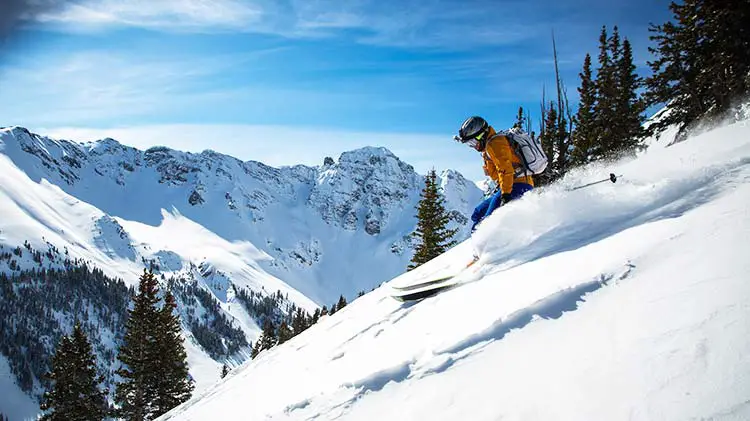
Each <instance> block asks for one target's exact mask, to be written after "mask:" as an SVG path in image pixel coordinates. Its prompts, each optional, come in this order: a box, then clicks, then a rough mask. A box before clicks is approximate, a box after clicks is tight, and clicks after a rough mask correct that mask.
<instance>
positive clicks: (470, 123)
mask: <svg viewBox="0 0 750 421" xmlns="http://www.w3.org/2000/svg"><path fill="white" fill-rule="evenodd" d="M489 127H490V126H489V124H487V120H485V119H483V118H482V117H477V116H473V117H469V118H467V119H466V121H464V123H463V124H462V125H461V129H460V130H459V131H458V136H456V137H455V139H456V140H457V141H459V142H461V143H467V144H470V146H474V144H476V143H483V142H484V141H486V140H487V139H485V137H486V136H487V133H488V132H489Z"/></svg>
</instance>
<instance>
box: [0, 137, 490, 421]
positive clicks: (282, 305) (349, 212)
mask: <svg viewBox="0 0 750 421" xmlns="http://www.w3.org/2000/svg"><path fill="white" fill-rule="evenodd" d="M441 179H442V182H443V186H444V188H445V193H446V197H447V202H448V203H447V208H448V209H450V210H451V211H452V213H453V217H454V220H455V221H456V222H454V224H457V225H461V228H462V231H461V233H460V235H461V236H462V238H465V237H466V236H467V235H468V232H467V229H468V227H467V226H466V224H465V222H466V220H467V215H468V214H469V212H470V211H471V209H472V207H473V206H474V204H475V203H476V202H477V201H479V199H480V197H481V192H480V191H479V190H478V189H477V188H476V187H474V185H473V183H471V182H470V181H468V180H466V179H464V178H463V177H462V176H461V175H460V174H458V173H456V172H453V171H445V172H444V173H443V174H442V176H441ZM423 180H424V179H423V177H422V176H421V175H419V174H417V173H416V172H415V171H414V169H413V168H412V167H411V166H410V165H408V164H406V163H404V162H403V161H401V160H400V159H399V158H398V157H396V156H395V155H393V154H392V153H391V152H390V151H388V150H387V149H384V148H374V147H369V148H363V149H359V150H355V151H350V152H345V153H343V154H342V155H341V156H340V157H339V159H338V161H334V160H333V159H326V162H324V163H323V165H321V166H320V167H306V166H294V167H282V168H273V167H270V166H267V165H264V164H262V163H260V162H255V161H248V162H242V161H240V160H238V159H235V158H233V157H230V156H226V155H222V154H219V153H216V152H213V151H205V152H203V153H200V154H193V153H185V152H180V151H175V150H172V149H168V148H164V147H154V148H151V149H148V150H146V151H141V150H138V149H135V148H131V147H128V146H125V145H122V144H120V143H118V142H117V141H115V140H113V139H104V140H101V141H97V142H92V143H85V144H81V143H76V142H72V141H66V140H57V139H51V138H48V137H44V136H40V135H37V134H33V133H31V132H29V131H28V130H26V129H24V128H21V127H11V128H5V129H0V273H4V274H6V275H10V276H13V275H16V276H18V275H19V274H21V273H22V272H21V271H28V270H38V269H42V268H44V269H65V268H71V267H79V266H80V265H85V266H86V267H88V268H89V269H91V268H96V269H100V270H102V271H103V275H102V276H108V277H109V278H110V279H111V282H110V281H107V282H110V283H111V285H112V286H111V290H107V291H108V292H104V293H103V294H105V295H115V296H118V297H119V296H120V295H121V294H125V293H126V292H125V288H127V286H133V285H135V283H136V282H137V279H138V276H139V274H140V273H142V271H143V269H144V267H147V266H150V267H153V268H155V270H156V271H157V273H158V274H159V275H160V277H161V279H162V280H163V282H164V283H170V284H171V285H173V288H175V289H176V292H177V294H176V295H177V297H178V300H179V301H180V310H181V312H182V314H181V315H182V320H183V324H184V325H185V329H186V330H185V334H186V337H187V339H188V340H187V341H186V344H187V346H188V354H189V360H190V365H191V374H192V375H193V376H194V377H195V378H196V380H197V383H198V384H197V385H198V389H197V390H202V389H203V388H205V387H207V386H208V385H209V384H211V383H212V382H214V381H215V380H216V379H218V375H219V372H220V367H221V363H222V362H223V361H228V362H229V363H230V364H238V363H240V362H242V361H243V360H244V359H246V358H247V351H248V350H247V349H246V348H245V346H246V345H247V344H246V343H245V340H246V341H247V342H250V341H254V340H255V339H256V338H257V336H258V334H259V331H260V329H259V327H258V314H253V311H254V308H251V307H253V306H249V305H248V301H247V298H246V297H247V296H250V297H251V299H254V300H256V301H258V302H260V301H262V300H266V299H267V300H272V301H274V302H275V303H276V304H274V305H276V306H278V307H279V311H289V310H290V309H293V308H294V307H301V308H302V309H304V310H307V311H309V312H310V313H312V311H313V310H314V309H315V308H317V307H319V306H322V305H329V306H330V305H331V304H333V303H335V302H336V300H337V299H338V298H339V295H340V294H343V295H344V296H345V297H346V298H347V299H349V300H351V299H353V298H354V297H356V295H357V293H358V292H359V291H370V290H371V289H372V288H374V287H376V286H378V285H379V284H381V283H382V282H384V281H386V280H388V279H390V278H392V277H393V276H396V275H397V274H399V273H402V272H403V271H404V270H405V268H406V266H407V264H408V262H409V259H410V258H411V248H410V247H411V243H410V241H409V238H408V234H409V233H410V232H411V231H412V230H413V228H414V226H415V224H416V219H415V218H414V214H415V213H416V210H415V206H416V204H417V201H418V199H419V193H420V191H421V189H422V187H423V182H424V181H423ZM91 276H93V275H89V277H91ZM96 276H99V275H96ZM116 280H122V281H124V282H123V283H122V285H120V284H117V283H116V282H115V281H116ZM10 284H11V285H14V286H13V291H14V293H15V294H16V295H18V294H22V293H26V294H32V295H34V294H36V295H39V294H40V291H43V290H45V288H46V289H49V288H48V287H47V286H40V287H39V288H42V289H39V290H34V289H33V288H32V287H31V286H30V287H28V288H26V287H22V286H20V285H17V284H13V283H12V282H10ZM33 287H37V286H33ZM34 291H36V292H34ZM62 293H63V292H62V291H61V292H60V294H62ZM238 295H240V296H242V297H245V299H244V300H240V299H239V298H238ZM71 297H72V296H71ZM75 297H76V298H75V299H73V298H71V302H72V303H74V304H72V305H74V306H78V308H80V307H84V308H85V307H86V306H90V305H94V303H96V302H97V301H96V300H98V299H99V296H98V295H85V294H84V295H80V296H79V295H75ZM0 298H2V297H0ZM5 298H6V299H7V297H5ZM51 300H53V301H54V302H58V301H59V300H60V298H59V296H55V298H52V299H51ZM70 305H71V304H70V303H67V304H66V303H60V304H59V307H55V308H52V307H48V308H47V309H43V308H40V309H39V310H38V311H39V312H41V313H40V314H46V313H47V312H48V311H50V310H52V311H54V312H56V314H57V316H55V317H56V318H55V317H52V316H50V317H48V318H46V319H45V318H42V319H39V320H38V321H36V322H31V321H29V322H27V323H26V324H25V325H24V326H25V327H24V329H26V331H24V332H25V333H24V334H28V337H30V338H31V337H34V336H40V337H41V338H38V339H33V340H32V339H29V341H30V342H29V343H30V345H29V346H31V347H35V348H37V347H38V348H39V349H41V350H42V351H40V354H45V353H49V352H51V351H52V349H53V347H54V345H55V340H54V339H55V338H56V337H57V335H59V334H60V332H62V331H64V330H65V329H68V328H69V326H70V324H71V323H72V318H71V314H72V311H71V310H69V309H68V307H69V306H70ZM40 306H42V307H43V306H45V305H43V304H40ZM266 307H267V306H266ZM264 308H265V307H264ZM35 311H36V310H35ZM103 311H105V313H106V314H107V319H106V320H105V319H103V318H101V317H100V316H98V315H92V317H91V321H90V325H89V327H90V330H91V331H96V330H97V329H101V328H102V326H103V325H106V326H107V329H108V330H107V332H109V333H108V334H107V335H103V336H102V338H97V339H96V340H95V342H96V343H95V344H94V345H95V348H96V347H99V349H100V352H98V357H99V358H100V360H101V361H100V365H101V367H102V368H103V369H105V370H111V369H112V367H111V363H112V355H111V351H112V350H113V349H115V346H116V342H117V340H118V338H117V336H116V331H117V330H118V328H117V326H119V325H118V323H119V322H120V321H121V318H122V317H123V314H124V313H121V311H120V309H115V308H106V309H104V310H103ZM35 320H36V319H35ZM53 322H55V323H57V324H58V325H59V326H55V327H54V328H53V327H48V328H46V329H48V330H49V332H47V331H44V332H39V331H36V327H35V326H34V323H36V324H37V325H39V324H41V325H44V326H47V325H50V324H51V323H53ZM50 326H51V325H50ZM208 326H210V329H209V328H208ZM3 329H4V327H3ZM15 329H19V328H18V327H16V328H15ZM11 330H12V329H11ZM3 332H4V331H3V330H2V329H0V334H2V333H3ZM6 333H7V334H12V333H13V332H11V331H8V332H6ZM238 333H239V336H238ZM48 334H49V335H51V337H50V336H49V335H48ZM207 335H208V336H207ZM211 335H213V336H211ZM217 344H219V345H217ZM0 345H2V344H0ZM5 345H8V346H16V345H13V344H5ZM45 349H46V351H44V350H45ZM9 352H10V351H9ZM2 353H3V355H5V356H6V357H7V356H8V355H9V354H8V353H5V352H2ZM19 358H20V357H18V356H17V355H16V358H13V359H10V360H9V361H7V362H8V364H10V367H9V372H11V373H13V374H15V375H16V377H18V376H20V375H21V374H20V373H27V372H28V370H29V367H27V365H28V364H27V363H26V362H24V361H26V360H24V359H23V358H21V360H20V362H19ZM24 358H25V357H24ZM2 364H3V361H0V371H1V370H3V366H2ZM30 366H31V368H30V370H31V372H32V373H33V374H34V375H35V376H36V375H38V374H40V373H39V372H38V371H39V367H41V364H40V363H39V361H36V359H35V361H32V362H31V363H30ZM3 372H4V371H3ZM23 375H24V376H25V374H23ZM17 381H18V380H17V379H14V378H13V377H12V376H11V377H5V378H4V380H0V383H3V384H4V385H6V386H7V385H11V384H12V383H14V382H17ZM22 383H24V384H26V385H27V386H28V385H29V384H31V386H30V387H32V388H33V389H34V390H35V391H36V392H39V391H40V390H41V389H40V385H39V384H38V382H36V380H35V379H34V376H31V378H26V377H24V381H23V382H22ZM0 387H2V385H0ZM8 387H10V389H12V390H13V393H15V394H20V395H23V393H21V392H20V390H18V388H17V387H15V386H8ZM5 389H7V387H3V390H5ZM2 401H3V399H2V398H0V403H2ZM15 402H16V403H15V404H14V405H13V408H15V409H7V408H6V405H4V404H3V405H0V412H2V413H4V414H6V415H8V414H19V415H18V416H20V414H33V413H34V411H35V409H34V405H35V404H34V403H33V402H31V401H29V400H28V399H27V401H26V402H21V401H19V400H16V401H15ZM30 408H31V409H30ZM14 417H15V416H14Z"/></svg>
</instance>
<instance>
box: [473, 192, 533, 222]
mask: <svg viewBox="0 0 750 421" xmlns="http://www.w3.org/2000/svg"><path fill="white" fill-rule="evenodd" d="M532 189H533V187H532V186H531V185H530V184H526V183H513V189H512V190H511V191H510V199H511V200H516V199H518V198H519V197H521V196H523V195H524V193H526V192H528V191H531V190H532ZM502 195H503V192H502V191H500V190H498V191H497V192H495V194H493V195H492V196H490V197H488V198H486V199H484V200H483V201H482V202H481V203H480V204H479V205H477V207H476V208H474V212H473V213H472V214H471V220H472V221H473V222H474V225H472V226H471V229H472V231H473V230H474V229H475V228H476V226H477V224H479V223H480V222H482V220H483V219H484V218H486V217H488V216H490V214H491V213H492V212H494V211H495V209H497V208H499V207H500V203H501V199H502Z"/></svg>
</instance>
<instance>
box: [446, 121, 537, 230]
mask: <svg viewBox="0 0 750 421" xmlns="http://www.w3.org/2000/svg"><path fill="white" fill-rule="evenodd" d="M454 139H455V140H457V141H459V142H461V143H463V144H465V145H469V146H470V147H472V148H474V149H475V150H476V151H477V152H480V153H481V154H482V158H483V159H484V173H485V175H487V176H489V177H490V178H491V179H493V180H494V181H495V182H496V183H497V187H496V189H495V191H494V192H493V193H492V194H491V195H490V196H489V197H488V198H486V199H484V200H483V201H482V202H481V203H480V204H479V205H478V206H477V207H476V208H475V209H474V212H473V214H472V215H471V220H472V221H473V222H474V224H473V225H472V226H471V231H472V232H473V231H474V230H475V229H476V227H477V225H478V224H479V223H480V222H481V221H482V220H483V219H484V218H486V217H488V216H489V215H490V214H491V213H492V212H493V211H494V210H495V209H497V208H498V207H500V206H502V205H504V204H506V203H508V202H510V201H511V200H515V199H518V198H519V197H521V196H523V194H524V193H526V192H528V191H530V190H532V189H533V188H534V180H533V178H532V177H531V175H530V174H529V173H528V172H527V171H526V168H525V166H524V164H523V161H522V159H521V158H520V157H519V156H518V154H517V153H516V152H515V150H514V148H512V147H511V144H510V141H509V140H508V138H507V137H506V136H505V135H504V134H498V133H497V132H496V131H495V129H494V128H493V127H492V126H490V125H489V124H488V123H487V121H486V120H485V119H483V118H482V117H477V116H474V117H469V118H468V119H466V121H464V123H463V124H462V125H461V129H460V130H459V131H458V136H455V137H454Z"/></svg>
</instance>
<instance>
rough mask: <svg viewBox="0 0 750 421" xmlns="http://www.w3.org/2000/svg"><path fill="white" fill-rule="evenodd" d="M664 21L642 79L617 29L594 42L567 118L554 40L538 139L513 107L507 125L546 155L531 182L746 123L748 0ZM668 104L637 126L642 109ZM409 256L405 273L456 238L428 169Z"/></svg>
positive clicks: (692, 9)
mask: <svg viewBox="0 0 750 421" xmlns="http://www.w3.org/2000/svg"><path fill="white" fill-rule="evenodd" d="M669 8H670V10H671V12H672V19H671V20H670V21H668V22H666V23H663V24H659V25H657V24H651V26H650V28H649V32H650V33H651V35H650V36H649V39H650V40H651V41H652V44H653V45H652V46H650V47H649V51H650V52H651V53H652V54H653V55H654V57H655V59H654V60H653V61H649V62H648V63H647V64H648V66H649V68H650V70H651V74H650V75H649V76H647V77H645V78H644V77H641V76H639V75H638V73H637V67H636V66H635V64H634V58H633V47H632V44H631V43H630V41H629V40H628V38H627V37H624V38H623V37H622V36H621V34H620V31H619V29H618V27H617V26H615V27H614V28H613V29H612V31H611V32H610V31H609V30H608V28H607V27H606V26H603V27H602V28H601V31H600V34H599V48H598V50H599V51H598V54H597V57H596V65H595V64H594V61H593V59H592V56H591V54H590V53H587V54H586V56H585V58H584V60H583V65H582V68H581V72H580V73H579V75H578V76H579V79H580V84H579V86H578V88H577V91H578V94H579V103H578V106H577V109H576V110H574V109H573V107H572V106H571V105H570V102H569V101H568V94H567V88H566V86H565V83H564V81H563V80H562V78H561V77H560V71H559V67H558V57H557V45H556V41H555V37H554V34H553V35H552V51H553V59H554V70H555V86H554V97H553V98H552V99H549V100H548V99H547V94H546V90H543V92H542V101H541V105H540V111H541V114H540V115H541V117H540V122H539V132H538V133H537V132H535V131H534V130H533V129H532V127H533V125H532V118H531V114H530V112H529V110H525V109H524V108H523V107H519V109H518V113H517V115H516V117H515V121H514V124H513V127H515V128H520V129H523V130H525V131H526V132H528V133H529V134H530V135H531V136H532V137H534V138H537V137H539V139H540V141H541V143H542V148H543V149H544V152H545V154H546V155H547V157H548V160H549V164H548V166H547V170H546V171H545V172H544V173H542V174H540V175H537V176H535V177H534V178H535V183H536V184H537V185H540V186H541V185H545V184H549V183H552V182H554V181H555V180H558V179H560V178H562V177H563V176H564V175H565V174H566V173H567V172H568V171H570V170H571V169H573V168H576V167H579V166H582V165H586V164H589V163H591V162H594V161H601V160H614V159H618V158H621V157H624V156H627V155H632V154H634V153H635V152H637V151H639V150H642V149H643V148H644V147H645V146H644V142H643V141H644V139H645V138H646V137H647V136H653V135H655V136H657V137H658V135H659V134H661V133H662V132H663V131H664V130H665V129H666V128H668V127H676V128H677V135H676V137H675V141H676V142H678V141H682V140H684V139H686V138H687V137H688V136H689V135H690V134H692V133H694V132H695V131H696V130H700V129H702V128H703V127H711V126H712V125H715V124H717V123H719V122H721V121H723V120H725V119H735V120H736V119H739V118H744V117H747V115H744V114H743V113H747V111H743V109H742V104H743V101H747V100H748V93H749V92H750V25H748V22H750V2H749V1H747V0H726V1H715V0H684V1H682V2H681V3H677V2H672V3H671V4H670V6H669ZM665 105H666V106H667V108H666V109H665V112H664V113H662V114H661V115H659V116H658V118H655V119H653V120H652V121H650V122H649V124H644V122H645V116H644V113H645V111H646V110H647V109H648V108H649V107H655V106H665ZM416 217H417V227H416V229H415V231H414V232H413V233H412V236H413V237H415V238H416V239H417V244H416V247H415V253H414V256H413V257H412V260H411V263H410V264H409V266H408V268H407V270H411V269H414V268H415V267H417V266H419V265H421V264H423V263H426V262H427V261H429V260H431V259H433V258H435V257H437V256H439V255H440V254H442V253H443V252H445V250H447V249H448V248H450V247H451V246H452V245H454V244H455V241H454V240H453V235H454V234H455V232H456V231H455V230H450V229H448V228H447V225H448V222H449V221H450V217H449V214H448V213H447V212H446V210H445V206H444V198H443V196H442V194H441V192H440V191H439V186H438V185H437V182H436V175H435V171H434V170H433V171H430V172H429V173H428V175H427V177H426V178H425V187H424V189H423V191H422V193H421V198H420V202H419V204H418V206H417V215H416Z"/></svg>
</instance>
